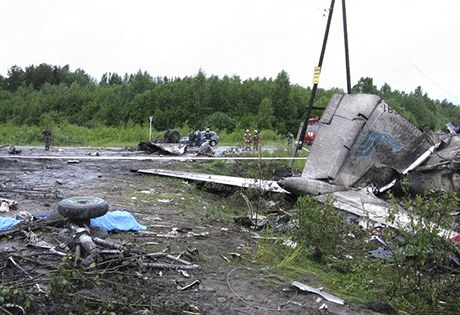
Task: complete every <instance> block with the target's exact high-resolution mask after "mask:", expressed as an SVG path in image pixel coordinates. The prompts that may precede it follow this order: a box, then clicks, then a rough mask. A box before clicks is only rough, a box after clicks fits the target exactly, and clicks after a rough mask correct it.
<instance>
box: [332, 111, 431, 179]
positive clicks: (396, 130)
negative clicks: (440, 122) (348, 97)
mask: <svg viewBox="0 0 460 315" xmlns="http://www.w3.org/2000/svg"><path fill="white" fill-rule="evenodd" d="M341 105H342V104H341ZM421 134H422V132H421V131H420V130H419V129H417V128H416V127H415V126H413V125H412V124H411V123H409V122H408V121H407V120H406V119H405V118H404V117H402V116H401V115H399V114H398V113H396V112H395V111H394V110H393V109H392V108H391V107H390V106H388V104H386V103H384V102H381V103H379V104H378V106H377V107H376V108H375V109H374V111H373V113H372V114H371V115H370V116H369V120H368V121H367V123H366V125H365V126H363V128H362V130H361V131H360V133H359V136H358V137H357V138H356V141H355V142H354V144H353V146H352V147H351V150H350V154H349V155H348V157H347V159H346V161H344V163H343V165H342V167H341V169H340V171H339V174H338V176H337V178H336V184H339V185H343V186H345V187H350V186H352V185H353V184H354V183H356V182H357V181H358V180H360V179H361V178H362V177H363V176H364V175H365V174H366V173H367V172H368V170H369V169H371V168H375V167H382V166H389V167H391V168H393V169H396V170H397V171H398V172H402V171H403V170H404V169H405V168H407V167H408V166H409V165H410V164H412V163H413V162H414V159H412V158H410V156H407V152H411V151H412V150H414V148H415V146H416V145H418V144H419V143H416V142H415V143H414V140H415V139H416V138H417V137H420V136H421ZM428 148H429V146H428V145H427V146H426V149H428ZM425 151H426V150H425ZM404 155H406V157H407V158H406V159H402V157H403V156H404ZM418 156H419V155H418ZM418 156H416V157H415V158H417V157H418ZM395 167H396V168H395ZM390 179H391V178H389V179H388V180H390ZM378 180H379V181H381V180H382V179H381V178H378ZM370 181H372V179H370ZM376 181H377V179H376Z"/></svg>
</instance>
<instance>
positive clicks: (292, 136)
mask: <svg viewBox="0 0 460 315" xmlns="http://www.w3.org/2000/svg"><path fill="white" fill-rule="evenodd" d="M286 138H287V143H288V145H292V138H294V135H293V134H292V133H291V132H290V131H288V132H286Z"/></svg>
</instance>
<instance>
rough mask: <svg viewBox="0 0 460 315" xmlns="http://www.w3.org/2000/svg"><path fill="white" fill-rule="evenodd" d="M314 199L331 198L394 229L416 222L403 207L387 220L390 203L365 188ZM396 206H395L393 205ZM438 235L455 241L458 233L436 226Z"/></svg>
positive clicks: (340, 205) (339, 206)
mask: <svg viewBox="0 0 460 315" xmlns="http://www.w3.org/2000/svg"><path fill="white" fill-rule="evenodd" d="M315 199H316V200H318V201H320V202H322V203H326V202H327V201H328V200H332V205H333V206H334V207H335V208H337V209H341V210H344V211H347V212H351V213H354V214H356V215H358V216H361V217H364V218H368V219H369V220H371V221H374V222H378V223H381V224H384V225H386V226H390V227H393V228H396V229H405V228H408V227H409V226H410V225H411V222H412V221H415V222H417V220H418V219H417V218H413V219H412V218H411V217H410V216H409V215H408V214H407V212H406V210H405V209H403V208H401V207H398V211H397V212H396V214H395V215H394V219H393V220H391V221H390V220H389V219H388V217H389V215H390V214H389V211H390V210H389V209H391V207H392V206H391V205H390V204H389V203H388V202H386V201H384V200H382V199H379V198H377V197H376V196H375V195H374V194H372V193H370V192H369V191H367V190H366V189H353V190H347V191H339V192H334V193H331V194H328V195H320V196H317V197H315ZM394 207H396V206H394ZM438 230H439V232H438V235H439V236H441V237H443V238H445V239H450V240H453V241H456V240H457V239H458V238H459V236H460V234H459V233H457V232H455V231H452V230H446V229H440V228H438Z"/></svg>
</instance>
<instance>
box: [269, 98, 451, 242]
mask: <svg viewBox="0 0 460 315" xmlns="http://www.w3.org/2000/svg"><path fill="white" fill-rule="evenodd" d="M320 122H321V124H322V125H321V127H320V129H319V131H318V134H317V137H316V139H315V142H314V143H313V146H312V147H311V151H310V154H309V157H308V159H307V161H306V164H305V168H304V170H303V172H302V176H299V177H289V178H284V179H281V180H279V181H278V184H279V185H280V186H281V187H282V188H284V189H285V190H287V191H289V192H291V193H295V194H299V195H302V194H311V195H317V197H316V199H317V200H319V201H321V202H325V201H326V200H327V199H328V198H332V200H333V204H334V206H335V207H336V208H339V209H342V210H345V211H348V212H352V213H354V214H357V215H360V216H365V217H368V218H369V219H371V220H372V221H377V222H379V223H383V224H386V225H388V226H393V227H395V228H404V227H405V226H407V225H408V224H409V222H410V219H409V217H408V216H407V215H406V213H405V210H404V209H402V208H401V209H399V211H398V214H397V217H396V220H395V221H394V222H390V221H389V220H387V217H388V209H389V207H390V205H389V204H388V203H387V202H385V201H384V200H382V199H380V198H378V196H379V194H381V193H383V192H385V191H387V190H388V189H390V188H392V187H394V186H395V185H397V184H398V183H399V182H400V180H401V179H402V178H404V177H406V178H407V179H408V184H409V190H410V191H411V192H412V193H415V194H423V193H425V192H426V191H427V190H436V191H445V192H447V193H452V194H458V193H460V179H459V168H460V165H459V163H458V161H457V155H458V154H459V152H460V139H459V138H458V137H457V135H456V134H449V133H443V134H436V133H434V132H432V131H428V132H422V131H421V130H419V129H418V128H416V127H415V126H413V125H412V124H411V123H410V122H408V121H407V120H406V119H405V118H404V117H402V116H401V115H399V114H398V113H397V112H396V111H395V110H393V109H392V108H391V107H390V106H389V105H388V104H387V103H385V101H384V100H383V99H382V98H380V97H378V96H376V95H371V94H346V95H339V94H336V95H334V96H333V97H332V99H331V101H330V102H329V105H328V106H327V108H326V109H325V111H324V113H323V115H322V117H321V120H320ZM440 234H441V236H443V237H445V238H447V239H453V240H455V241H458V242H460V236H459V234H458V233H456V232H454V231H451V230H441V231H440Z"/></svg>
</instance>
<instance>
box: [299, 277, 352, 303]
mask: <svg viewBox="0 0 460 315" xmlns="http://www.w3.org/2000/svg"><path fill="white" fill-rule="evenodd" d="M291 284H292V285H293V286H295V287H296V288H298V289H300V290H302V291H305V292H310V293H314V294H318V295H319V296H321V297H323V298H325V299H326V300H328V301H330V302H334V303H336V304H339V305H344V304H345V301H344V300H342V299H341V298H338V297H336V296H334V295H332V294H329V293H327V292H323V291H321V290H319V289H315V288H313V287H310V286H309V285H306V284H303V283H301V282H298V281H293V282H292V283H291Z"/></svg>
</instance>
